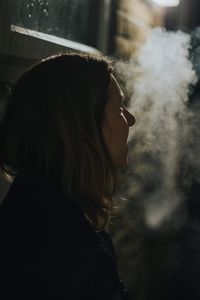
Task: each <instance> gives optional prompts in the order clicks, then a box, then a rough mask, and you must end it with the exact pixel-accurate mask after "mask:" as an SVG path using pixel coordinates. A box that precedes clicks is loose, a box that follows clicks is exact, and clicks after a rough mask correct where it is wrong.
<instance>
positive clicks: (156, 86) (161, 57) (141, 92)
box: [118, 28, 197, 227]
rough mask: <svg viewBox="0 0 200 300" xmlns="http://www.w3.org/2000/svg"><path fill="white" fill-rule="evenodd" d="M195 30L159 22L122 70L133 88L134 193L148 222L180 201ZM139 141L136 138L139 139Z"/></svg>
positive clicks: (156, 220)
mask: <svg viewBox="0 0 200 300" xmlns="http://www.w3.org/2000/svg"><path fill="white" fill-rule="evenodd" d="M189 48H190V36H189V35H188V34H185V33H183V32H180V31H178V32H167V31H164V30H163V29H160V28H157V29H154V30H153V31H152V34H151V35H150V36H149V38H148V39H147V41H146V43H145V45H144V46H143V47H142V49H141V51H140V52H139V53H138V55H137V57H135V58H132V59H131V60H130V61H129V62H128V63H124V62H120V63H119V64H118V69H119V73H121V74H122V75H123V77H124V80H125V81H126V88H127V90H128V91H129V93H131V94H132V96H131V100H130V110H131V111H132V112H133V113H134V115H135V117H136V125H135V128H134V129H133V130H132V132H133V135H132V137H131V144H132V147H131V151H130V152H131V155H130V163H131V168H132V170H133V172H132V173H133V174H134V175H133V178H130V184H129V195H130V196H131V197H132V198H133V199H135V201H137V198H138V201H141V203H142V205H143V212H144V219H145V221H146V224H148V225H149V226H152V227H154V226H158V225H160V224H161V223H162V222H163V221H165V220H166V219H168V217H169V216H171V215H172V213H173V212H174V211H175V210H176V208H177V207H178V206H179V203H180V199H181V195H180V192H179V191H178V190H177V187H176V175H177V164H178V161H179V155H180V153H181V150H182V148H183V147H184V141H185V136H186V134H187V126H186V120H187V111H186V106H187V101H188V93H189V88H190V86H191V85H194V84H195V83H196V81H197V76H196V73H195V71H194V70H193V68H192V64H191V62H190V60H189ZM134 141H135V142H134Z"/></svg>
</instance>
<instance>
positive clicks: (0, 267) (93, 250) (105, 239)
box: [0, 177, 128, 300]
mask: <svg viewBox="0 0 200 300" xmlns="http://www.w3.org/2000/svg"><path fill="white" fill-rule="evenodd" d="M0 243H1V244H0V255H1V256H0V277H1V278H0V280H1V287H0V299H1V300H7V299H9V300H15V299H20V300H25V299H26V300H30V299H34V300H38V299H43V300H45V299H58V300H60V299H70V300H71V299H72V300H73V299H80V300H83V299H87V300H100V299H101V300H107V299H108V300H117V299H128V295H127V293H126V291H125V290H124V288H123V285H122V284H121V282H120V280H119V278H118V272H117V267H116V258H115V254H114V250H113V245H112V242H111V239H110V237H109V235H108V234H107V233H106V232H105V231H101V232H98V233H97V232H95V231H94V229H93V227H92V226H91V225H90V223H89V222H88V221H87V220H86V218H85V217H84V214H83V212H82V211H81V209H80V208H79V206H78V205H77V204H75V202H74V201H70V200H66V198H65V197H64V194H63V192H62V190H61V189H60V188H59V187H58V186H56V185H55V184H54V183H52V182H51V181H50V180H47V179H46V178H42V177H37V179H36V178H34V177H29V178H25V177H18V178H16V179H15V181H14V182H13V184H12V185H11V188H10V190H9V192H8V195H7V197H6V198H5V200H4V202H3V203H2V205H1V207H0Z"/></svg>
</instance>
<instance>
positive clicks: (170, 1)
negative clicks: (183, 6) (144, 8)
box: [153, 0, 180, 7]
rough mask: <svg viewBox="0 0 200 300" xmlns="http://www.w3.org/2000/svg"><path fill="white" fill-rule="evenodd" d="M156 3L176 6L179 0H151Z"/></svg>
mask: <svg viewBox="0 0 200 300" xmlns="http://www.w3.org/2000/svg"><path fill="white" fill-rule="evenodd" d="M153 2H155V3H156V4H158V5H160V6H165V7H167V6H168V7H170V6H178V5H179V3H180V0H153Z"/></svg>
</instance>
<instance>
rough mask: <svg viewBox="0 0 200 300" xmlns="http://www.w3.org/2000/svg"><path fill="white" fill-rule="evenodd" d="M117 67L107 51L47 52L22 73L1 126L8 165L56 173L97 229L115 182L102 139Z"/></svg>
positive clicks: (11, 170) (24, 171) (1, 158)
mask: <svg viewBox="0 0 200 300" xmlns="http://www.w3.org/2000/svg"><path fill="white" fill-rule="evenodd" d="M111 73H112V65H111V62H110V61H109V60H108V59H107V58H105V57H102V56H96V55H87V54H75V53H66V54H60V55H57V56H53V57H50V58H47V59H45V60H43V61H41V62H40V63H38V64H36V65H34V66H33V67H31V68H30V69H29V70H27V71H26V72H25V73H24V74H23V75H22V76H21V77H20V78H19V79H18V81H17V82H16V85H15V87H14V89H13V91H12V93H11V94H10V96H9V99H8V104H7V107H6V112H5V115H4V118H3V120H2V123H1V124H0V168H1V171H2V172H3V173H4V174H7V175H9V176H10V177H12V178H15V177H16V176H17V175H22V176H29V175H33V174H34V175H37V174H38V175H41V174H42V175H45V176H47V177H50V178H52V179H53V180H54V181H55V182H57V183H58V184H59V185H60V186H61V187H62V189H63V191H64V193H65V195H66V200H67V199H68V198H71V199H74V201H77V202H78V204H79V205H80V206H81V208H82V209H83V211H84V213H85V215H86V217H87V218H88V219H89V220H90V222H91V223H92V224H93V225H94V227H95V228H96V229H102V228H104V227H105V225H106V224H107V223H108V220H109V217H110V215H111V211H112V207H113V195H114V192H115V185H116V180H115V170H114V166H113V164H112V161H111V158H110V157H109V153H108V150H107V148H106V146H105V143H104V140H103V137H102V122H103V119H104V108H105V105H106V103H107V100H108V88H109V83H110V78H111Z"/></svg>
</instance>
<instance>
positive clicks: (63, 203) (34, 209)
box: [0, 176, 93, 235]
mask: <svg viewBox="0 0 200 300" xmlns="http://www.w3.org/2000/svg"><path fill="white" fill-rule="evenodd" d="M0 216H1V220H2V221H3V220H7V222H9V224H10V225H13V226H14V223H17V224H18V225H19V224H20V223H23V226H29V227H31V225H33V224H34V231H36V229H37V228H38V230H39V228H40V227H41V230H42V229H43V228H44V227H48V228H54V229H56V228H57V229H58V227H60V230H64V228H65V231H66V233H68V234H71V235H72V234H80V235H81V234H86V235H87V234H92V233H93V229H92V227H91V226H90V224H89V223H88V221H87V220H86V219H85V217H84V214H83V212H82V210H81V208H80V207H79V205H78V204H77V203H76V202H75V201H74V200H72V199H70V198H67V197H66V196H65V195H64V192H63V191H62V189H61V187H60V186H59V185H58V184H56V183H55V182H54V181H53V180H51V179H50V178H47V177H43V176H27V177H22V176H18V177H16V179H15V180H14V181H13V183H12V185H11V187H10V190H9V192H8V194H7V196H6V198H5V199H4V201H3V203H2V205H1V207H0ZM36 225H37V226H36ZM58 230H59V229H58Z"/></svg>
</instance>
